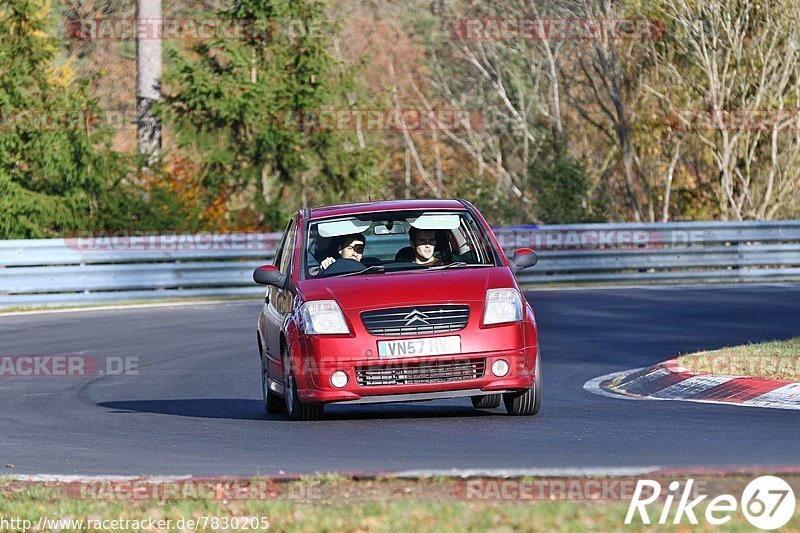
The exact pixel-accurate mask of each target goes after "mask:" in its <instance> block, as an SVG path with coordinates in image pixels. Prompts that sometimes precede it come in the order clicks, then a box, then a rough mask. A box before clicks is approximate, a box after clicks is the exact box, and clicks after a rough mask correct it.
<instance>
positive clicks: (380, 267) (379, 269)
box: [336, 265, 386, 278]
mask: <svg viewBox="0 0 800 533" xmlns="http://www.w3.org/2000/svg"><path fill="white" fill-rule="evenodd" d="M385 270H386V267H385V266H383V265H372V266H369V267H367V268H365V269H364V270H359V271H358V272H348V273H347V274H340V275H338V276H336V277H337V278H343V277H345V276H357V275H359V274H365V273H368V272H384V271H385Z"/></svg>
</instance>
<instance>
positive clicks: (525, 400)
mask: <svg viewBox="0 0 800 533" xmlns="http://www.w3.org/2000/svg"><path fill="white" fill-rule="evenodd" d="M534 372H535V373H536V376H535V378H534V380H533V387H531V388H530V389H528V390H525V391H522V392H509V393H506V394H503V403H504V404H505V406H506V411H507V412H508V414H510V415H514V416H529V415H535V414H536V413H538V412H539V408H540V407H541V405H542V371H541V357H540V356H539V354H538V353H537V354H536V367H535V370H534Z"/></svg>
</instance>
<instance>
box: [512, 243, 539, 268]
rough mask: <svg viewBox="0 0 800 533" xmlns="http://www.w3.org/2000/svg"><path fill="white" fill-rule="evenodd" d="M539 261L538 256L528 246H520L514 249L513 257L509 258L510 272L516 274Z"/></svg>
mask: <svg viewBox="0 0 800 533" xmlns="http://www.w3.org/2000/svg"><path fill="white" fill-rule="evenodd" d="M538 262H539V256H538V255H536V252H534V251H533V250H531V249H530V248H520V249H518V250H515V251H514V257H512V258H511V259H510V260H509V263H511V272H513V273H514V274H518V273H520V272H522V271H523V270H525V269H526V268H530V267H532V266H533V265H535V264H536V263H538Z"/></svg>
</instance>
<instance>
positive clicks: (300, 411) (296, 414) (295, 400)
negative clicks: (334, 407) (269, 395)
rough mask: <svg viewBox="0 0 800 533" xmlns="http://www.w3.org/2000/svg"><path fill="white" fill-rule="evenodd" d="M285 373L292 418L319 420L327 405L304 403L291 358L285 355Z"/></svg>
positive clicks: (288, 406) (288, 408)
mask: <svg viewBox="0 0 800 533" xmlns="http://www.w3.org/2000/svg"><path fill="white" fill-rule="evenodd" d="M283 361H284V363H283V364H284V366H283V368H284V374H285V376H286V379H285V386H284V392H283V393H284V395H285V396H284V397H285V400H286V412H287V413H288V415H289V418H291V419H292V420H319V419H320V418H322V416H323V414H324V413H325V406H324V405H322V404H312V403H303V402H302V401H301V400H300V397H299V396H298V395H297V380H295V379H294V376H293V375H292V371H291V365H290V364H289V358H288V357H286V356H284V359H283Z"/></svg>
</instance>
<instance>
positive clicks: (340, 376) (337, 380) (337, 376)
mask: <svg viewBox="0 0 800 533" xmlns="http://www.w3.org/2000/svg"><path fill="white" fill-rule="evenodd" d="M506 367H508V365H506ZM506 372H508V370H506ZM331 385H333V386H334V387H336V388H337V389H341V388H342V387H344V386H345V385H347V374H345V373H344V372H342V371H341V370H337V371H336V372H334V373H333V375H332V376H331Z"/></svg>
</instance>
